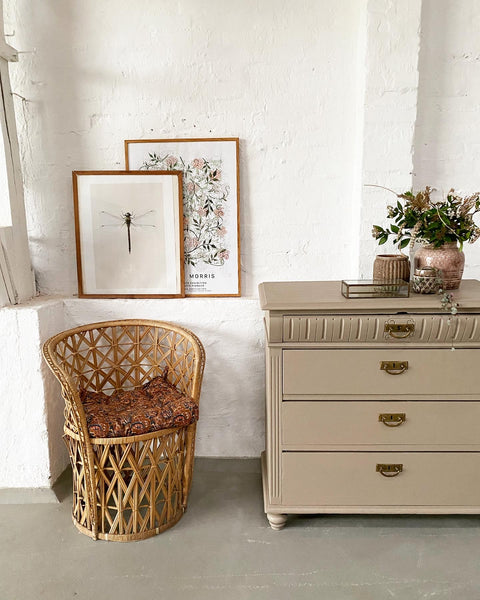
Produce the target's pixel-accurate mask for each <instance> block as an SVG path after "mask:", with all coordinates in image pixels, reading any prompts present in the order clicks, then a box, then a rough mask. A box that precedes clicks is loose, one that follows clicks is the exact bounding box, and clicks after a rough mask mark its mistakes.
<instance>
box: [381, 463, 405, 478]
mask: <svg viewBox="0 0 480 600" xmlns="http://www.w3.org/2000/svg"><path fill="white" fill-rule="evenodd" d="M402 471H403V465H402V464H400V465H382V464H379V465H377V473H380V475H383V476H384V477H396V476H397V475H400V473H401V472H402Z"/></svg>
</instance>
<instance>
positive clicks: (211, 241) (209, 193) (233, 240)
mask: <svg viewBox="0 0 480 600" xmlns="http://www.w3.org/2000/svg"><path fill="white" fill-rule="evenodd" d="M238 147H239V140H238V138H220V139H218V138H198V139H163V140H126V141H125V160H126V168H127V170H130V169H134V170H137V171H147V172H154V171H156V170H163V171H169V170H170V169H174V170H180V171H182V173H183V238H184V262H185V295H186V296H240V294H241V289H240V236H239V167H238Z"/></svg>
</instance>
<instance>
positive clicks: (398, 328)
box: [383, 321, 415, 340]
mask: <svg viewBox="0 0 480 600" xmlns="http://www.w3.org/2000/svg"><path fill="white" fill-rule="evenodd" d="M383 331H384V332H385V334H386V337H388V336H390V337H392V338H396V339H400V340H401V339H405V338H408V337H409V336H410V335H412V333H413V332H414V331H415V323H412V322H410V323H394V322H392V321H388V322H387V323H385V326H384V328H383Z"/></svg>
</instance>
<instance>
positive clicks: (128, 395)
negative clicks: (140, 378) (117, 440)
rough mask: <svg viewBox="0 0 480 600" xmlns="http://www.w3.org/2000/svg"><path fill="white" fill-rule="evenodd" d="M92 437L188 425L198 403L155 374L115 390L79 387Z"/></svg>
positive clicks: (134, 433)
mask: <svg viewBox="0 0 480 600" xmlns="http://www.w3.org/2000/svg"><path fill="white" fill-rule="evenodd" d="M80 400H81V401H82V403H83V408H84V410H85V415H86V418H87V426H88V432H89V434H90V436H91V437H93V438H113V437H126V436H129V435H142V434H144V433H150V432H151V431H159V430H160V429H170V428H172V427H185V426H186V425H190V424H191V423H194V422H195V421H197V420H198V405H197V403H196V402H195V401H194V400H193V399H192V398H190V397H189V396H185V394H182V393H181V392H179V391H178V390H177V388H176V387H175V386H173V385H171V384H170V383H168V381H166V380H165V378H164V377H155V378H154V379H152V380H151V381H149V382H148V383H146V384H145V385H144V386H143V387H141V388H136V389H133V390H128V391H119V392H114V393H113V394H112V395H111V396H108V395H107V394H104V393H103V392H93V391H87V390H85V389H80Z"/></svg>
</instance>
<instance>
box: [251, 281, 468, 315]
mask: <svg viewBox="0 0 480 600" xmlns="http://www.w3.org/2000/svg"><path fill="white" fill-rule="evenodd" d="M258 289H259V296H260V306H261V308H262V309H263V310H277V311H316V310H317V311H338V312H344V313H349V312H352V313H355V312H359V311H360V312H378V311H381V312H384V311H386V312H403V311H405V312H417V311H418V312H438V313H442V312H444V311H443V310H442V308H441V305H440V297H439V296H438V294H415V293H411V294H410V297H409V298H344V297H343V296H342V293H341V282H340V281H270V282H264V283H261V284H260V285H259V287H258ZM451 291H452V293H453V296H454V301H455V302H457V303H458V304H459V309H458V311H459V312H460V313H461V312H464V311H475V310H480V281H477V280H476V279H466V280H463V281H462V283H461V284H460V288H459V289H458V290H451Z"/></svg>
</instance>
